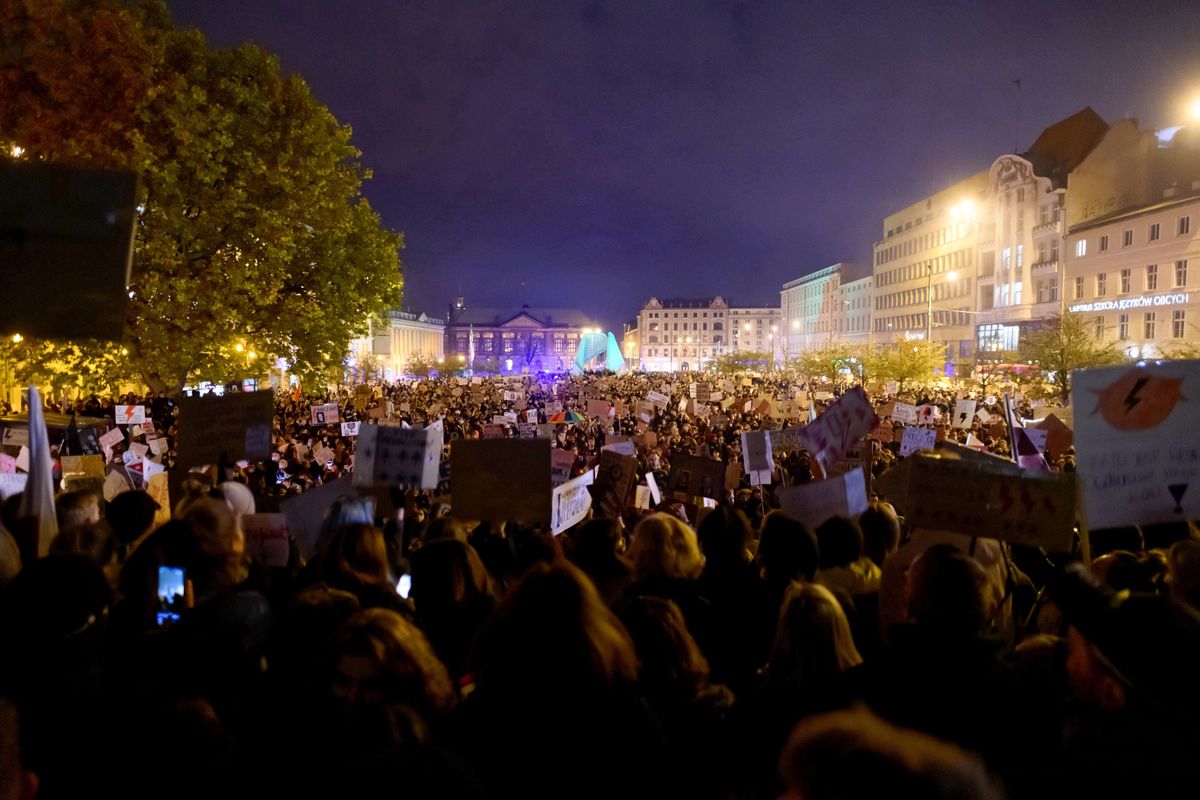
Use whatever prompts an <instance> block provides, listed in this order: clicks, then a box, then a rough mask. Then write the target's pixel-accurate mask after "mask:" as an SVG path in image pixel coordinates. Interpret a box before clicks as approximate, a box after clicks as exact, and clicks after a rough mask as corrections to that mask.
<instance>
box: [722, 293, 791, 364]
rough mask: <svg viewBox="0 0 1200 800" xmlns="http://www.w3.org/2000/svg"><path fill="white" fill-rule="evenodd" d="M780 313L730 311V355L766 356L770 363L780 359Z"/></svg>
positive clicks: (765, 308)
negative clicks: (758, 354) (754, 354)
mask: <svg viewBox="0 0 1200 800" xmlns="http://www.w3.org/2000/svg"><path fill="white" fill-rule="evenodd" d="M781 321H782V318H781V315H780V310H779V309H778V308H776V307H772V306H761V307H734V308H730V309H729V336H730V342H731V343H732V347H731V348H730V349H731V350H732V352H735V353H769V354H770V357H771V358H770V362H771V363H772V364H777V363H779V362H780V361H781V360H782V359H783V346H784V339H783V331H782V329H781V325H780V323H781Z"/></svg>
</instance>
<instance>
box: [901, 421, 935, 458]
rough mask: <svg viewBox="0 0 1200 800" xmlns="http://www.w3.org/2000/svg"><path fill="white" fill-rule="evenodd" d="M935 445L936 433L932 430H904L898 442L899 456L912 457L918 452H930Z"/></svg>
mask: <svg viewBox="0 0 1200 800" xmlns="http://www.w3.org/2000/svg"><path fill="white" fill-rule="evenodd" d="M935 444H937V431H936V430H934V429H933V428H905V429H904V437H903V438H902V439H901V440H900V455H902V456H907V455H912V454H913V453H915V452H917V451H918V450H932V449H933V446H934V445H935Z"/></svg>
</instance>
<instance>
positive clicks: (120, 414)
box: [115, 406, 146, 425]
mask: <svg viewBox="0 0 1200 800" xmlns="http://www.w3.org/2000/svg"><path fill="white" fill-rule="evenodd" d="M115 412H116V420H117V424H118V425H141V424H142V423H143V422H145V421H146V407H145V406H117V407H116V409H115Z"/></svg>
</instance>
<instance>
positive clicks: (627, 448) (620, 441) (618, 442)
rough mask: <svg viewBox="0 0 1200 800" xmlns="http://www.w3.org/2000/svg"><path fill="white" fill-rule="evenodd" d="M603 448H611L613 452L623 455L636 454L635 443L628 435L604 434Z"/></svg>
mask: <svg viewBox="0 0 1200 800" xmlns="http://www.w3.org/2000/svg"><path fill="white" fill-rule="evenodd" d="M600 449H601V450H602V451H603V450H612V451H613V452H614V453H620V454H621V455H623V456H636V455H637V445H636V444H634V443H633V440H632V439H630V438H629V437H628V436H606V437H604V446H603V447H602V448H600Z"/></svg>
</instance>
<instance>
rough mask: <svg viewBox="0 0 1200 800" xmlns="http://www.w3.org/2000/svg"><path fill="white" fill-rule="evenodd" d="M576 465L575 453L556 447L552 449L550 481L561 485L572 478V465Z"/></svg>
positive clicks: (555, 484)
mask: <svg viewBox="0 0 1200 800" xmlns="http://www.w3.org/2000/svg"><path fill="white" fill-rule="evenodd" d="M574 465H575V453H573V452H572V451H570V450H563V449H562V448H561V447H555V448H554V449H553V450H551V451H550V482H551V484H552V485H554V486H561V485H562V484H564V483H566V482H567V481H568V480H570V478H571V467H573V466H574Z"/></svg>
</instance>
